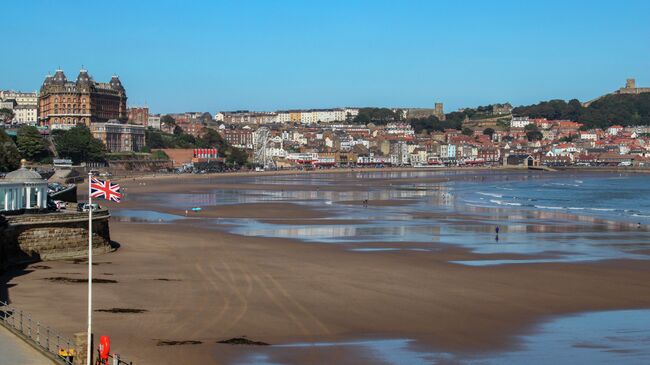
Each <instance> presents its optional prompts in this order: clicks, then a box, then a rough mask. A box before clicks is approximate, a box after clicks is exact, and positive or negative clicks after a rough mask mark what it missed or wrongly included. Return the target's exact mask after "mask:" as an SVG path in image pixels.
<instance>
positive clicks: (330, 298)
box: [1, 173, 650, 364]
mask: <svg viewBox="0 0 650 365" xmlns="http://www.w3.org/2000/svg"><path fill="white" fill-rule="evenodd" d="M515 174H516V173H515ZM190 180H191V181H187V182H184V183H182V184H180V183H178V182H177V181H176V180H175V179H169V178H168V179H161V180H154V179H150V180H146V181H149V182H151V183H147V185H143V184H142V180H131V182H129V181H123V184H124V185H125V187H127V191H128V194H131V195H135V194H140V195H145V196H151V197H158V199H164V193H166V192H170V191H176V192H184V193H187V192H191V191H194V192H197V193H200V192H202V191H204V190H206V189H223V188H224V187H227V188H232V187H233V186H238V188H239V189H246V187H247V186H251V185H255V183H254V182H249V183H248V184H240V183H239V182H229V181H220V182H218V183H215V182H214V181H213V180H214V179H213V178H212V177H204V178H195V179H190ZM352 180H353V179H351V180H346V179H342V180H341V182H340V184H336V185H335V186H321V187H320V189H323V190H327V189H343V190H344V189H348V188H350V189H352V188H355V187H354V186H355V185H353V184H351V183H350V181H352ZM388 180H390V179H377V180H376V181H370V182H368V186H385V185H388V184H391V183H392V182H390V181H388ZM402 183H404V182H403V181H402ZM262 185H263V186H256V187H250V189H251V190H255V189H261V190H264V189H277V188H278V185H274V184H262ZM279 186H280V187H282V185H279ZM284 188H287V187H286V186H285V187H284ZM292 188H293V189H313V187H309V186H306V185H297V187H292ZM356 188H358V189H364V187H363V186H356ZM174 189H176V190H174ZM147 202H148V203H146V202H145V201H137V203H136V202H134V201H131V202H129V201H128V199H127V201H126V202H125V203H123V205H122V206H121V209H127V208H133V207H137V208H138V209H152V210H156V211H161V212H166V213H173V214H178V215H183V214H184V213H183V211H184V208H183V207H178V208H176V209H174V208H169V207H167V208H163V207H162V206H161V205H159V204H157V203H156V200H155V199H150V200H147ZM359 204H360V202H359V201H358V200H350V201H347V202H342V203H341V205H343V206H348V205H353V206H358V205H359ZM374 204H375V206H374V207H372V208H376V209H380V208H383V207H396V208H400V209H407V208H408V204H407V203H398V202H390V201H386V202H374ZM109 205H110V207H111V209H117V206H115V205H113V204H109ZM201 214H202V216H201V217H202V218H249V219H250V218H259V219H262V220H264V221H269V220H271V221H273V220H277V221H278V223H279V224H283V223H285V224H290V223H292V222H293V223H295V222H300V223H301V224H310V222H311V221H320V220H322V222H321V223H323V224H339V223H341V222H339V220H337V219H335V218H333V217H329V216H328V215H327V214H326V213H325V211H320V210H317V209H311V208H308V207H305V206H303V205H297V204H293V203H291V202H264V203H251V204H237V205H227V206H216V207H212V208H207V209H204V210H203V211H202V212H201ZM426 218H427V219H432V220H435V219H447V218H450V217H443V216H439V215H436V214H433V213H432V214H431V215H430V216H427V217H426ZM452 218H453V217H452ZM456 218H461V217H456ZM463 219H466V220H467V221H468V222H470V221H471V220H472V219H471V217H463ZM562 219H563V218H562ZM355 223H356V222H354V221H353V220H352V221H350V222H349V224H355ZM457 224H459V225H462V224H469V223H462V222H461V223H457ZM488 229H491V228H489V227H488ZM111 236H112V239H113V240H114V241H115V242H117V243H119V245H120V247H119V249H118V250H117V251H116V252H113V253H110V254H105V255H101V256H97V257H96V258H95V261H96V263H97V265H96V266H95V269H94V270H95V273H96V277H97V278H104V279H110V280H114V281H116V282H115V283H105V284H97V285H96V286H95V288H96V289H95V308H96V309H99V310H108V311H101V312H96V313H95V317H94V318H95V319H94V320H95V332H96V334H97V335H103V334H108V335H110V336H111V339H112V348H114V349H116V350H117V351H118V352H119V353H120V354H122V355H123V356H125V357H127V358H128V359H129V360H132V361H134V363H136V364H154V363H158V364H177V363H185V364H237V363H242V362H241V359H242V358H244V357H243V356H245V355H246V353H247V352H249V351H254V350H255V348H256V347H255V346H232V345H226V344H217V341H221V340H226V339H230V338H234V337H242V336H246V337H247V338H249V339H251V340H255V341H263V342H265V343H269V344H272V345H277V344H286V343H294V342H318V341H344V340H358V339H373V338H409V339H413V340H415V341H417V346H423V347H426V348H430V349H431V348H433V349H439V350H441V351H451V352H455V351H458V352H471V353H481V352H484V351H497V350H503V349H509V348H513V347H516V346H517V336H518V335H521V334H525V333H529V332H531V331H533V330H534V328H535V327H534V326H535V325H536V324H539V323H541V322H542V321H544V320H546V319H548V318H552V317H554V316H559V315H564V314H571V313H579V312H585V311H595V310H612V309H633V308H649V307H650V282H649V281H648V280H647V278H648V277H650V265H649V264H648V261H645V260H604V261H597V262H584V263H539V264H517V265H496V266H484V267H471V266H465V265H458V264H454V263H451V262H450V261H458V260H473V259H477V258H481V259H485V258H486V257H487V258H491V259H492V258H493V259H508V258H513V257H517V256H518V255H515V254H504V253H494V254H477V253H473V252H471V251H470V250H467V249H464V248H462V247H454V246H449V245H444V244H440V245H436V244H435V243H433V244H430V245H433V247H434V248H435V250H430V251H427V252H416V251H409V250H400V251H385V252H363V253H362V252H354V251H351V250H348V249H345V248H347V247H349V246H353V245H332V244H324V243H317V242H310V243H308V244H306V243H304V242H301V241H299V240H296V239H291V238H265V237H250V236H242V235H237V234H232V233H229V232H227V231H226V230H223V229H218V228H215V227H213V226H208V225H207V224H206V225H205V226H204V225H202V224H201V221H200V220H198V221H197V220H196V219H183V220H178V221H173V222H167V223H137V222H119V221H113V222H111ZM418 244H419V243H417V242H413V243H410V242H400V243H399V244H397V243H395V244H391V246H392V247H396V245H397V246H398V247H401V246H404V247H407V246H408V247H417V246H418ZM369 245H370V246H373V247H383V246H386V245H387V243H385V242H377V243H370V244H369ZM430 247H431V246H430ZM538 256H539V255H538ZM538 256H535V255H528V257H529V258H530V257H538ZM36 267H37V266H35V265H31V267H26V268H25V269H24V270H20V271H14V272H9V273H6V274H5V275H4V276H3V280H2V282H1V283H2V285H8V297H9V299H10V300H11V302H12V303H13V304H15V305H16V306H19V307H21V308H23V309H24V310H26V311H29V312H32V313H34V315H36V316H37V317H41V318H48V321H49V323H48V325H51V326H53V327H55V328H58V329H60V330H62V331H63V332H64V333H67V334H70V335H71V334H72V333H74V332H79V331H81V330H82V329H83V328H84V320H85V310H86V306H85V303H86V302H85V295H86V286H85V285H83V284H75V283H62V282H51V281H49V280H46V279H47V278H52V277H70V278H84V277H85V276H84V275H85V270H86V266H85V265H83V263H75V262H71V261H60V262H46V263H40V264H39V266H38V267H39V268H36ZM113 308H118V309H133V310H142V311H141V312H140V313H112V312H111V309H113ZM135 312H137V311H135ZM165 341H196V342H193V343H185V344H177V345H169V344H165ZM199 342H200V343H199ZM333 356H334V358H333ZM281 357H282V359H281V361H282V363H287V364H332V363H340V364H363V363H369V364H370V363H381V362H380V361H378V360H377V359H372V358H368V357H367V356H366V355H365V354H361V353H358V352H355V351H353V350H351V349H349V348H339V349H337V350H336V351H334V352H332V351H330V352H327V353H323V352H321V351H319V350H318V349H311V350H310V349H306V350H303V351H298V352H292V353H289V352H287V353H286V354H284V355H283V356H281ZM272 360H273V359H272ZM278 360H280V359H278Z"/></svg>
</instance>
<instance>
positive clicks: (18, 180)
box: [0, 160, 47, 211]
mask: <svg viewBox="0 0 650 365" xmlns="http://www.w3.org/2000/svg"><path fill="white" fill-rule="evenodd" d="M45 208H47V180H45V179H43V178H42V177H41V175H39V173H38V172H36V171H31V170H28V169H27V168H25V161H24V160H23V166H22V167H21V168H20V169H18V170H16V171H12V172H10V173H8V174H7V176H6V177H5V178H4V179H3V180H0V211H16V210H23V209H30V210H38V209H45Z"/></svg>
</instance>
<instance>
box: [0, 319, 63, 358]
mask: <svg viewBox="0 0 650 365" xmlns="http://www.w3.org/2000/svg"><path fill="white" fill-rule="evenodd" d="M43 364H52V361H51V360H50V359H48V358H46V357H45V356H43V355H42V354H41V353H39V352H38V351H36V350H35V349H34V348H32V347H31V346H29V345H28V344H26V343H25V341H23V340H21V339H20V338H18V337H16V335H14V334H13V333H11V332H9V330H7V329H6V328H4V327H2V326H0V365H43Z"/></svg>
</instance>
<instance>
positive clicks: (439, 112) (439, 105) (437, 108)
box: [433, 103, 445, 120]
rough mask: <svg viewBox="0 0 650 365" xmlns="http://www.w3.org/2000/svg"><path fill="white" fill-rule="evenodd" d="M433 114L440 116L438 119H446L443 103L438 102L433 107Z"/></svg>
mask: <svg viewBox="0 0 650 365" xmlns="http://www.w3.org/2000/svg"><path fill="white" fill-rule="evenodd" d="M433 115H434V116H435V117H436V118H438V120H445V112H444V110H443V109H442V103H436V104H435V107H434V109H433Z"/></svg>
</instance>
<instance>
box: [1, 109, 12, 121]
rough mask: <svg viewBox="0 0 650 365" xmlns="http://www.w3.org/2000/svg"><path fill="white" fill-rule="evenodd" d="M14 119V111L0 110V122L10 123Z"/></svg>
mask: <svg viewBox="0 0 650 365" xmlns="http://www.w3.org/2000/svg"><path fill="white" fill-rule="evenodd" d="M12 119H14V111H13V110H11V109H7V108H2V109H0V121H3V122H5V121H10V120H12Z"/></svg>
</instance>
